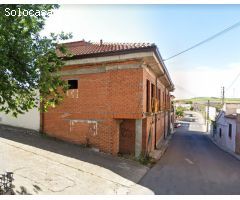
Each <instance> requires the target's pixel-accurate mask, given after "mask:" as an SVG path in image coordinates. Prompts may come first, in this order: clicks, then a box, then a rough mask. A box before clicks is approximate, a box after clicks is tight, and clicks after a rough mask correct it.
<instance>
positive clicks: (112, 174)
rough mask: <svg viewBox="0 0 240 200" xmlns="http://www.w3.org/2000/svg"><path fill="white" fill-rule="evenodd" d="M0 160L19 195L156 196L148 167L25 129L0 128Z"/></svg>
mask: <svg viewBox="0 0 240 200" xmlns="http://www.w3.org/2000/svg"><path fill="white" fill-rule="evenodd" d="M0 160H1V165H0V169H1V171H4V170H7V171H12V172H14V179H15V180H14V182H13V184H14V185H15V188H14V192H15V193H16V194H89V195H91V194H153V192H152V191H151V190H149V189H148V188H145V187H143V186H140V185H138V184H137V182H138V181H139V180H140V179H141V178H142V176H143V175H144V174H145V173H146V172H147V171H148V168H147V167H145V166H143V165H140V164H139V163H137V162H134V161H131V160H126V159H122V158H118V157H113V156H111V155H107V154H104V153H99V152H94V151H93V150H91V149H88V148H84V147H81V146H79V145H73V144H70V143H66V142H62V141H58V140H53V139H51V138H48V137H43V136H40V135H39V134H36V133H34V132H33V133H32V132H28V131H26V130H24V129H14V128H12V127H7V126H0Z"/></svg>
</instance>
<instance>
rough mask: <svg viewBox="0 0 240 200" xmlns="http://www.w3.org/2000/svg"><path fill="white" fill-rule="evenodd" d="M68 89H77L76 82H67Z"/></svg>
mask: <svg viewBox="0 0 240 200" xmlns="http://www.w3.org/2000/svg"><path fill="white" fill-rule="evenodd" d="M68 85H69V87H68V89H78V80H68Z"/></svg>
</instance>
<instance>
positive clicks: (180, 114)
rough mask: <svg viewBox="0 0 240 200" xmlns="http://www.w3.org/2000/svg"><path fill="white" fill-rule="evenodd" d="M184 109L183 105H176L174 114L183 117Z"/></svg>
mask: <svg viewBox="0 0 240 200" xmlns="http://www.w3.org/2000/svg"><path fill="white" fill-rule="evenodd" d="M184 111H185V108H183V107H177V108H176V115H177V116H178V117H183V114H184Z"/></svg>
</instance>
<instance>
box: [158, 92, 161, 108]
mask: <svg viewBox="0 0 240 200" xmlns="http://www.w3.org/2000/svg"><path fill="white" fill-rule="evenodd" d="M158 110H161V90H160V89H158Z"/></svg>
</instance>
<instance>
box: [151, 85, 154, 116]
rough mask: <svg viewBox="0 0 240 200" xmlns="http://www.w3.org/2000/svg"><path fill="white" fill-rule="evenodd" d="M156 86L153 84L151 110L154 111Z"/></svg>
mask: <svg viewBox="0 0 240 200" xmlns="http://www.w3.org/2000/svg"><path fill="white" fill-rule="evenodd" d="M154 97H155V86H154V84H151V111H152V112H154Z"/></svg>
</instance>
